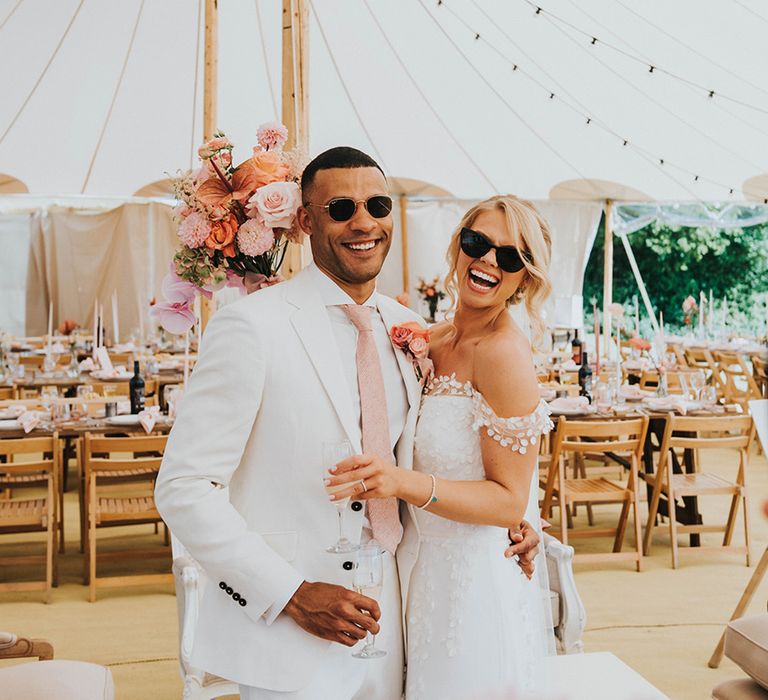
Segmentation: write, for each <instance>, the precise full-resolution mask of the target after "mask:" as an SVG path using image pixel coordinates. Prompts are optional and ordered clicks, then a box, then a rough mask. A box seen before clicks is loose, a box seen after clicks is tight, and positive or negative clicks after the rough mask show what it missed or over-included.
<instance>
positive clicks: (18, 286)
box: [0, 213, 38, 335]
mask: <svg viewBox="0 0 768 700" xmlns="http://www.w3.org/2000/svg"><path fill="white" fill-rule="evenodd" d="M37 225H38V221H37V219H36V217H35V216H34V214H32V213H24V214H7V215H5V216H2V215H0V250H2V251H3V274H2V275H0V299H1V300H2V301H1V302H0V329H3V330H5V331H7V332H8V333H13V334H14V335H24V333H25V330H24V317H25V313H24V306H25V298H26V288H27V260H28V258H29V241H30V238H31V236H32V231H33V229H34V227H35V226H37Z"/></svg>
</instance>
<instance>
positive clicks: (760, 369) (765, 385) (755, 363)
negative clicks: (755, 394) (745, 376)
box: [749, 355, 768, 399]
mask: <svg viewBox="0 0 768 700" xmlns="http://www.w3.org/2000/svg"><path fill="white" fill-rule="evenodd" d="M749 359H750V360H752V376H753V377H754V380H755V384H757V388H758V390H759V391H760V397H759V398H763V399H768V355H763V356H762V357H761V356H760V355H752V357H750V358H749Z"/></svg>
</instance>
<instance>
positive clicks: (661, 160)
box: [524, 0, 738, 200]
mask: <svg viewBox="0 0 768 700" xmlns="http://www.w3.org/2000/svg"><path fill="white" fill-rule="evenodd" d="M524 2H527V0H524ZM552 26H553V27H554V28H555V29H557V30H558V31H559V32H560V33H561V34H563V36H565V38H566V39H568V40H569V41H570V42H571V43H573V44H576V46H578V47H579V48H580V49H581V50H582V51H584V52H585V53H587V54H588V55H589V56H591V57H592V59H593V60H595V61H597V62H598V63H599V64H600V65H602V66H603V67H604V68H605V69H606V70H607V71H609V72H611V73H613V74H614V75H615V76H617V77H618V78H620V79H621V80H623V81H624V83H625V84H626V85H628V86H629V87H630V88H632V89H633V90H634V91H635V92H638V93H640V94H641V95H643V96H644V97H645V98H646V99H647V100H648V101H650V102H652V103H653V104H655V105H657V106H658V107H659V108H661V109H662V110H663V111H664V112H667V113H668V114H670V115H671V116H673V117H675V118H677V119H680V117H679V115H677V114H676V113H675V112H674V111H673V110H671V109H669V108H668V107H667V106H666V105H664V104H663V103H661V102H659V101H658V100H656V99H655V98H654V97H652V96H651V95H649V94H648V93H647V92H645V91H644V90H642V89H641V88H639V87H637V85H635V84H634V83H631V82H629V81H627V80H625V79H624V76H623V75H621V73H619V72H618V71H616V70H614V69H613V68H612V67H611V66H610V65H608V64H607V63H605V61H603V60H602V59H601V58H599V57H598V56H595V54H594V52H592V51H589V50H588V49H587V48H586V47H585V46H582V45H581V44H580V43H579V42H578V41H576V39H574V38H573V37H572V36H570V35H569V34H568V33H567V32H566V31H564V30H563V29H562V28H561V27H559V26H557V25H556V24H554V23H552ZM606 126H607V125H606ZM617 136H618V134H617ZM623 145H624V146H632V147H633V148H634V149H635V150H637V151H639V152H642V153H644V155H645V156H646V157H648V158H651V159H654V160H655V162H656V163H658V164H659V165H666V166H669V167H671V168H675V169H677V170H679V171H680V172H682V173H685V174H686V175H688V176H689V177H691V178H692V179H693V181H694V182H699V181H702V182H708V183H709V184H711V185H715V186H717V187H720V188H722V189H724V190H728V191H729V193H730V194H733V192H734V191H735V190H736V189H738V188H737V187H735V186H732V185H726V184H724V183H722V182H719V181H718V180H714V179H712V178H710V177H704V176H702V175H700V174H699V173H696V172H694V171H692V170H688V169H687V168H684V167H683V166H681V165H677V164H676V163H673V162H671V161H669V160H667V159H666V158H662V157H658V156H656V155H654V154H652V153H650V152H649V151H648V150H647V149H645V148H643V147H641V146H638V145H637V144H635V143H631V142H630V141H629V139H625V141H624V143H623ZM661 170H662V172H665V173H666V169H665V168H662V169H661ZM666 174H667V175H669V173H666ZM675 182H677V181H676V180H675ZM686 192H688V193H689V194H691V195H692V196H693V197H694V198H695V199H697V200H698V199H699V197H698V196H697V195H696V194H694V193H692V192H691V190H689V189H686Z"/></svg>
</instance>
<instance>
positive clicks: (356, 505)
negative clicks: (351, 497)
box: [352, 501, 363, 512]
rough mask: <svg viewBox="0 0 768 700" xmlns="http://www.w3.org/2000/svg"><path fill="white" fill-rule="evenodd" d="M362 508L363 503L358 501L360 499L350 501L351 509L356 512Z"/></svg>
mask: <svg viewBox="0 0 768 700" xmlns="http://www.w3.org/2000/svg"><path fill="white" fill-rule="evenodd" d="M362 509H363V504H362V503H360V501H352V510H354V511H355V512H357V511H359V510H362Z"/></svg>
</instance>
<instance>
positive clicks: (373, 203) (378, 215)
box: [304, 194, 392, 221]
mask: <svg viewBox="0 0 768 700" xmlns="http://www.w3.org/2000/svg"><path fill="white" fill-rule="evenodd" d="M358 204H362V205H363V206H365V209H366V211H367V212H368V213H369V214H370V215H371V216H372V217H373V218H374V219H383V218H384V217H386V216H389V214H390V212H391V211H392V197H387V196H386V195H383V194H377V195H374V196H373V197H368V199H361V200H358V201H355V200H354V199H352V198H351V197H337V198H336V199H332V200H331V201H330V202H328V204H313V203H312V202H307V203H306V204H305V205H304V206H305V207H322V208H323V209H325V210H327V211H328V216H330V217H331V218H332V219H333V220H334V221H349V220H350V219H351V218H352V217H353V216H354V215H355V212H356V211H357V205H358Z"/></svg>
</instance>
